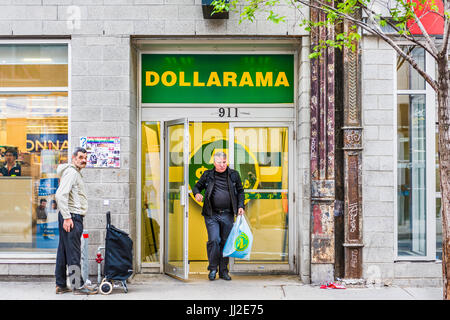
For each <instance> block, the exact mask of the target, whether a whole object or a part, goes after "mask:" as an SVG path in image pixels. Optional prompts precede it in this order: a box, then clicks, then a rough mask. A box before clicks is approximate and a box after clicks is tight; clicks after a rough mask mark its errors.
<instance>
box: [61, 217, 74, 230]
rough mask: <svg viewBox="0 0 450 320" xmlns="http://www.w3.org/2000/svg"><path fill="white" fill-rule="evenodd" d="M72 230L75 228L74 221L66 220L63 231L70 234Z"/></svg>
mask: <svg viewBox="0 0 450 320" xmlns="http://www.w3.org/2000/svg"><path fill="white" fill-rule="evenodd" d="M72 228H73V221H72V219H70V218H69V219H64V223H63V229H64V230H65V231H66V232H70V231H71V230H72Z"/></svg>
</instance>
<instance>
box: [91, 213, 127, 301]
mask: <svg viewBox="0 0 450 320" xmlns="http://www.w3.org/2000/svg"><path fill="white" fill-rule="evenodd" d="M100 248H103V247H99V250H100ZM104 249H105V264H104V270H103V271H104V278H103V280H101V282H100V285H99V291H100V293H102V294H110V293H111V292H112V290H113V288H115V287H119V286H120V285H121V286H122V287H123V290H124V292H125V293H127V292H128V287H127V279H128V278H129V277H130V276H131V275H132V274H133V240H131V238H130V237H129V235H128V233H126V232H124V231H122V230H120V229H118V228H116V227H114V226H113V225H111V213H110V212H109V211H108V212H107V213H106V238H105V247H104ZM100 262H101V261H100ZM100 270H101V268H100V267H99V279H100Z"/></svg>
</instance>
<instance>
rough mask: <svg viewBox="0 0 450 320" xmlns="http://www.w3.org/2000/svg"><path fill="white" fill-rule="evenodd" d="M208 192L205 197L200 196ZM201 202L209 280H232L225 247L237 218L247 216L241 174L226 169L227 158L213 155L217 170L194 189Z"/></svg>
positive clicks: (209, 172) (199, 181) (209, 173)
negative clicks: (235, 216)
mask: <svg viewBox="0 0 450 320" xmlns="http://www.w3.org/2000/svg"><path fill="white" fill-rule="evenodd" d="M203 190H205V197H203V195H202V194H201V192H202V191H203ZM192 191H193V194H194V196H195V199H196V200H197V201H198V202H202V201H203V200H204V201H203V209H202V215H203V216H204V218H205V224H206V230H207V231H208V242H207V243H206V250H207V253H208V261H209V266H208V270H209V275H208V277H209V280H214V279H215V278H216V274H217V268H219V277H220V278H222V279H225V280H231V277H230V275H229V274H228V261H229V258H228V257H223V254H222V252H223V247H224V246H225V242H226V241H227V238H228V235H229V234H230V231H231V229H232V228H233V222H234V215H235V214H240V215H241V214H244V213H245V211H244V199H245V196H244V188H243V187H242V182H241V177H240V176H239V172H237V171H236V170H233V169H230V168H228V166H227V155H226V154H225V153H223V152H217V153H215V154H214V169H211V170H207V171H205V172H204V173H203V174H202V176H201V177H200V180H198V182H197V183H196V184H195V186H194V188H193V190H192Z"/></svg>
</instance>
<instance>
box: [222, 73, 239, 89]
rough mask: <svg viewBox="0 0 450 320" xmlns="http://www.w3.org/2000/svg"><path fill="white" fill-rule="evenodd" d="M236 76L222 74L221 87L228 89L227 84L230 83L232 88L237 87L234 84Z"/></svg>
mask: <svg viewBox="0 0 450 320" xmlns="http://www.w3.org/2000/svg"><path fill="white" fill-rule="evenodd" d="M236 77H237V74H236V72H224V73H223V86H224V87H228V82H231V85H232V86H233V87H236V86H237V82H236Z"/></svg>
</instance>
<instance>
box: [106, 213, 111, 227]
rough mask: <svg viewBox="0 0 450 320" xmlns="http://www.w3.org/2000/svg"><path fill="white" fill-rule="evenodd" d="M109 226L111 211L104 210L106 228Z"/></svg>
mask: <svg viewBox="0 0 450 320" xmlns="http://www.w3.org/2000/svg"><path fill="white" fill-rule="evenodd" d="M110 226H111V212H110V211H108V212H106V228H109V227H110Z"/></svg>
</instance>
